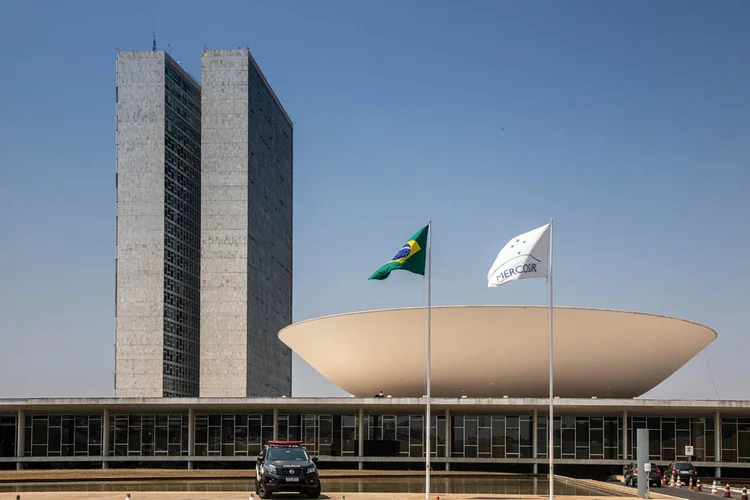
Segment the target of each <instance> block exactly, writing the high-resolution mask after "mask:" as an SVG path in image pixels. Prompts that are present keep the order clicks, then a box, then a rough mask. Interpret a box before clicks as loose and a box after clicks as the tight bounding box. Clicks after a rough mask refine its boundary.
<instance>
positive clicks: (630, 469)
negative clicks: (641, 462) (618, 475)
mask: <svg viewBox="0 0 750 500" xmlns="http://www.w3.org/2000/svg"><path fill="white" fill-rule="evenodd" d="M644 474H645V473H644ZM623 475H624V476H625V485H626V486H633V487H635V486H638V476H639V474H638V465H637V464H635V463H633V462H631V463H630V464H628V465H627V466H625V468H624V469H623ZM648 482H649V485H653V486H656V487H657V488H660V487H661V469H660V468H659V466H658V465H656V464H655V463H652V464H651V470H650V471H649V473H648Z"/></svg>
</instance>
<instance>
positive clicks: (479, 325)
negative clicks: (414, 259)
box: [279, 306, 716, 398]
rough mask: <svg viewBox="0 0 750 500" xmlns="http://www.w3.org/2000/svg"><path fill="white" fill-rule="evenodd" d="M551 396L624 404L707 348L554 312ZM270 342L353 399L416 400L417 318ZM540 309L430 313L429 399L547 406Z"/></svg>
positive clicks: (423, 320)
mask: <svg viewBox="0 0 750 500" xmlns="http://www.w3.org/2000/svg"><path fill="white" fill-rule="evenodd" d="M553 327H554V359H555V370H554V384H555V385H554V387H555V396H560V397H569V398H582V397H586V398H588V397H592V396H597V397H599V398H632V397H636V396H640V395H641V394H643V393H645V392H648V391H649V390H651V389H652V388H653V387H655V386H656V385H658V384H659V383H660V382H662V381H663V380H664V379H666V378H667V377H669V376H670V375H671V374H673V373H674V372H675V371H676V370H677V369H678V368H680V367H681V366H682V365H684V364H685V363H686V362H687V361H689V360H690V359H691V358H692V357H693V356H695V355H696V354H698V353H699V352H700V351H701V350H702V349H703V348H705V347H706V346H707V345H708V344H710V343H711V342H713V341H714V340H715V339H716V332H715V331H714V330H712V329H711V328H708V327H706V326H702V325H699V324H697V323H692V322H689V321H685V320H680V319H675V318H667V317H664V316H656V315H652V314H642V313H633V312H624V311H608V310H599V309H577V308H567V307H555V309H554V325H553ZM279 338H280V339H281V341H282V342H284V343H285V344H286V345H288V346H289V347H290V348H291V349H292V350H294V351H295V352H296V353H297V354H299V355H300V356H301V357H302V359H304V360H305V361H307V362H308V363H309V364H310V365H311V366H312V367H313V368H315V369H316V370H318V371H319V372H320V373H321V374H322V375H323V376H324V377H326V378H328V380H330V381H331V382H333V383H334V384H336V385H338V386H339V387H341V388H342V389H343V390H345V391H347V392H348V393H350V394H352V395H353V396H356V397H369V396H373V395H374V394H376V393H377V392H378V391H380V390H382V391H383V392H384V393H385V394H390V395H393V396H394V397H419V396H422V395H423V394H425V391H426V373H427V369H426V367H427V359H426V342H427V309H426V308H408V309H392V310H382V311H367V312H358V313H351V314H341V315H336V316H328V317H323V318H317V319H311V320H307V321H302V322H299V323H295V324H293V325H290V326H288V327H286V328H284V329H283V330H281V332H279ZM548 349H549V318H548V308H546V307H523V306H451V307H433V308H432V362H431V370H432V375H431V382H432V391H431V392H432V396H433V397H458V396H461V395H467V396H470V397H502V396H506V395H507V396H509V397H548V395H549V350H548Z"/></svg>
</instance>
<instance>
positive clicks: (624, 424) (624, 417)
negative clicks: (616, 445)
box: [622, 410, 629, 460]
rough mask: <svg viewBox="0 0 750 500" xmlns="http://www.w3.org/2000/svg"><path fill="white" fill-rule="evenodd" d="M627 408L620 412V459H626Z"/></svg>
mask: <svg viewBox="0 0 750 500" xmlns="http://www.w3.org/2000/svg"><path fill="white" fill-rule="evenodd" d="M628 455H629V453H628V410H625V411H623V412H622V459H623V460H627V459H628Z"/></svg>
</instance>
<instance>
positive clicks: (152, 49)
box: [151, 21, 156, 52]
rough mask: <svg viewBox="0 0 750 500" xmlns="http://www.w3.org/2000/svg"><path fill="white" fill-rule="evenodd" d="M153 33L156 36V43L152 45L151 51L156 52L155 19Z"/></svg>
mask: <svg viewBox="0 0 750 500" xmlns="http://www.w3.org/2000/svg"><path fill="white" fill-rule="evenodd" d="M151 34H152V35H153V36H154V43H153V45H151V51H152V52H156V21H154V30H153V31H152V32H151Z"/></svg>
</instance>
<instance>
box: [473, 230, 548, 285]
mask: <svg viewBox="0 0 750 500" xmlns="http://www.w3.org/2000/svg"><path fill="white" fill-rule="evenodd" d="M547 269H549V224H547V225H545V226H542V227H539V228H537V229H534V230H533V231H529V232H528V233H523V234H521V235H519V236H516V237H515V238H513V239H511V240H510V241H509V242H508V243H507V244H506V245H505V246H504V247H503V249H502V250H500V253H499V254H497V258H496V259H495V262H494V263H493V264H492V267H490V272H489V273H488V274H487V286H490V287H491V286H500V285H503V284H505V283H507V282H509V281H513V280H520V279H525V278H546V277H547Z"/></svg>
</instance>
